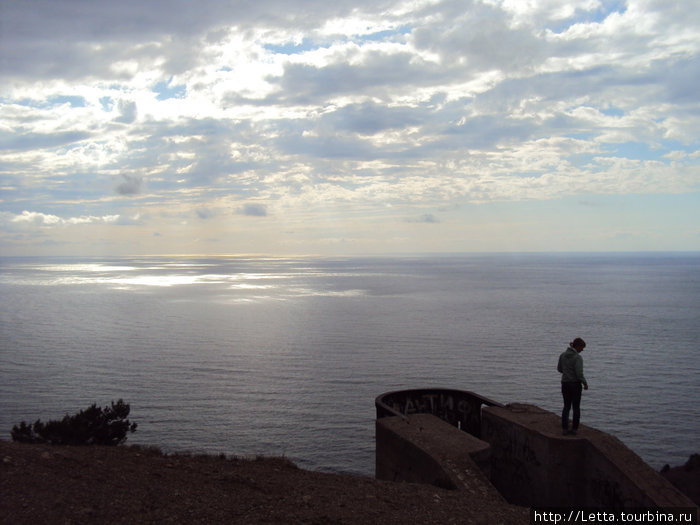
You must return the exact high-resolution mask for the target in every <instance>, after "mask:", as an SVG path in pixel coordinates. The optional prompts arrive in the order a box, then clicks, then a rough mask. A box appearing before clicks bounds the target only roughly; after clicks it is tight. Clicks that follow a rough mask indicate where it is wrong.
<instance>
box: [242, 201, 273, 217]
mask: <svg viewBox="0 0 700 525" xmlns="http://www.w3.org/2000/svg"><path fill="white" fill-rule="evenodd" d="M236 213H239V214H241V215H246V216H248V217H267V207H266V206H265V205H264V204H244V205H243V206H241V207H240V208H238V209H237V210H236Z"/></svg>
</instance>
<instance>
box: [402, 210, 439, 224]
mask: <svg viewBox="0 0 700 525" xmlns="http://www.w3.org/2000/svg"><path fill="white" fill-rule="evenodd" d="M408 222H418V223H424V224H437V223H439V222H440V220H439V219H438V218H437V217H435V215H433V214H432V213H424V214H423V215H420V216H418V217H415V218H411V219H408Z"/></svg>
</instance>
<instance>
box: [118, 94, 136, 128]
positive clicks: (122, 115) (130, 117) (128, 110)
mask: <svg viewBox="0 0 700 525" xmlns="http://www.w3.org/2000/svg"><path fill="white" fill-rule="evenodd" d="M117 108H118V110H119V116H118V117H117V118H115V119H114V120H115V122H122V123H123V124H131V123H132V122H134V121H135V120H136V102H131V101H125V100H120V101H119V105H118V106H117Z"/></svg>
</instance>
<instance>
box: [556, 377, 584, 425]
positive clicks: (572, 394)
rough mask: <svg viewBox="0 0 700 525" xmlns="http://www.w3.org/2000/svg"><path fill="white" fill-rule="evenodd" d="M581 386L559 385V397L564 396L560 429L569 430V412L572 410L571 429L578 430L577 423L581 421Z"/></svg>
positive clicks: (569, 383) (577, 384) (571, 384)
mask: <svg viewBox="0 0 700 525" xmlns="http://www.w3.org/2000/svg"><path fill="white" fill-rule="evenodd" d="M582 389H583V385H581V383H579V382H578V381H577V382H575V383H574V382H567V383H562V384H561V395H562V396H564V410H562V411H561V428H563V429H564V430H566V429H568V428H569V410H571V407H573V408H574V420H573V423H572V427H571V428H572V429H573V430H577V429H578V422H579V420H580V419H581V390H582Z"/></svg>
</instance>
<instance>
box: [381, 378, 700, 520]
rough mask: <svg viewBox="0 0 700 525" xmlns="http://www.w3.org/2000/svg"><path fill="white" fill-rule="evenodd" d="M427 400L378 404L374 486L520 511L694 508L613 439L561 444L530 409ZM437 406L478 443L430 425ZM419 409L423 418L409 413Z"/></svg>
mask: <svg viewBox="0 0 700 525" xmlns="http://www.w3.org/2000/svg"><path fill="white" fill-rule="evenodd" d="M426 392H428V391H409V392H407V394H408V395H407V396H406V398H405V399H403V400H402V398H401V392H393V393H390V395H389V396H388V397H387V398H386V399H389V400H390V403H385V402H384V400H385V398H383V397H381V396H380V398H377V423H376V444H377V449H376V454H377V456H376V476H377V478H379V479H386V480H393V481H409V482H420V483H431V484H434V485H438V486H441V487H444V488H454V489H458V490H466V491H468V492H470V493H471V494H474V495H475V496H476V495H478V494H480V495H481V497H487V498H489V499H490V500H492V501H494V503H497V502H498V501H500V502H502V503H505V502H506V501H507V502H509V503H511V504H516V505H522V506H527V507H572V506H577V507H595V508H605V509H623V508H624V509H630V508H635V507H639V508H650V507H687V508H691V507H694V506H695V505H694V504H693V502H692V501H691V500H690V499H689V498H688V497H686V496H685V495H684V494H683V493H681V492H680V491H679V490H677V489H676V488H675V487H674V486H673V485H671V483H669V482H668V481H667V480H666V479H665V478H664V477H663V476H661V475H660V474H659V473H657V472H656V471H654V470H653V469H652V468H651V467H649V466H648V465H647V464H646V463H645V462H644V461H643V460H642V459H641V458H640V457H639V456H637V455H636V454H635V453H634V452H632V451H631V450H630V449H629V448H627V447H626V446H625V445H624V444H623V443H622V442H621V441H620V440H618V439H617V438H615V437H614V436H611V435H609V434H606V433H604V432H601V431H599V430H596V429H594V428H591V427H587V426H581V428H579V433H578V435H577V436H575V437H574V436H562V435H561V426H560V418H559V417H558V416H557V415H555V414H552V413H551V412H547V411H545V410H542V409H540V408H539V407H536V406H533V405H522V404H511V405H508V406H504V405H500V404H493V403H492V404H491V406H483V407H482V408H480V410H478V411H476V410H475V409H474V406H473V405H474V402H472V401H473V400H472V401H469V402H460V403H455V400H456V399H461V397H464V396H462V395H461V394H455V392H457V391H448V392H449V393H448V394H445V395H444V396H439V395H435V392H432V391H431V392H428V393H429V395H428V394H426ZM462 394H466V396H467V397H468V396H472V395H473V394H470V393H462ZM417 400H418V401H417ZM440 400H445V401H446V402H447V403H448V406H447V407H446V408H447V409H449V410H447V413H449V414H451V415H452V414H453V412H454V410H453V409H454V408H456V407H458V406H459V407H461V408H460V410H458V411H457V412H461V413H462V414H461V417H460V418H459V419H460V420H461V421H462V422H466V421H467V420H468V421H469V423H468V425H467V426H468V427H470V428H471V429H475V428H478V429H479V430H480V434H479V437H480V438H481V439H479V438H478V437H476V436H473V435H470V434H469V433H467V432H464V431H462V430H459V429H458V428H456V427H455V426H452V425H451V424H449V423H447V422H445V421H442V420H441V419H440V418H439V417H436V415H439V414H440V413H441V412H445V407H440V406H439V403H440ZM421 406H422V407H423V408H424V409H426V411H428V412H429V413H428V414H420V413H416V412H417V411H418V410H419V409H420V407H421ZM402 407H403V408H402ZM409 410H410V411H411V412H413V413H407V412H408V411H409ZM475 413H479V414H480V418H479V419H480V420H479V422H478V423H475V422H474V414H475ZM432 414H436V415H432ZM451 419H454V418H452V417H451ZM458 424H460V426H462V425H463V423H461V422H458Z"/></svg>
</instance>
